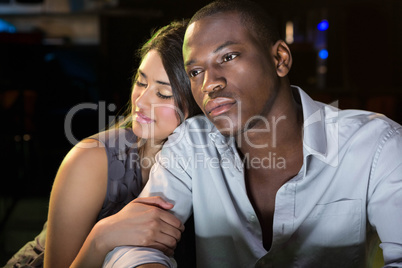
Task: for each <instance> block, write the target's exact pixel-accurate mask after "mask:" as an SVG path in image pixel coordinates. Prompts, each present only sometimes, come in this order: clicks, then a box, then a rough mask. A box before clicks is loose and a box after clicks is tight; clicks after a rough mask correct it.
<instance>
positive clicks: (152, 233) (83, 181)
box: [45, 140, 184, 267]
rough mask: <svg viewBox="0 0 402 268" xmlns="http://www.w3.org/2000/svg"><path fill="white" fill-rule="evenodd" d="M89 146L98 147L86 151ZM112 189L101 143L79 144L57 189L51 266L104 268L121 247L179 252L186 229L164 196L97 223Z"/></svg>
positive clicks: (52, 208) (52, 202) (52, 212)
mask: <svg viewBox="0 0 402 268" xmlns="http://www.w3.org/2000/svg"><path fill="white" fill-rule="evenodd" d="M89 144H90V145H93V146H92V148H90V149H88V148H87V149H84V148H81V147H83V146H81V145H84V146H86V147H88V145H89ZM95 145H96V146H95ZM106 189H107V157H106V153H105V149H104V148H103V146H102V145H101V143H99V142H98V141H92V140H87V141H84V142H82V143H80V144H78V145H77V146H75V147H74V148H73V149H72V150H71V152H70V153H69V154H68V155H67V156H66V158H65V160H64V161H63V163H62V165H61V167H60V169H59V172H58V174H57V176H56V180H55V183H54V185H53V189H52V194H51V199H50V208H49V216H48V222H49V223H48V224H49V227H48V234H47V238H46V239H47V242H46V249H45V250H46V252H45V267H70V266H71V267H100V266H101V265H102V263H103V260H104V257H105V256H106V254H107V253H108V252H109V251H110V250H112V249H113V248H115V247H117V246H120V245H133V246H148V247H152V248H156V249H159V250H161V251H162V252H164V253H165V254H167V255H172V254H173V250H174V248H175V247H176V243H177V241H178V240H179V239H180V236H181V232H182V231H183V228H184V227H183V225H182V224H181V222H180V220H178V219H177V218H176V217H175V216H173V215H172V214H171V213H169V212H168V211H166V210H168V209H171V208H172V207H173V205H172V204H170V203H168V202H165V201H164V200H162V199H161V198H159V197H150V198H138V199H136V200H134V201H132V202H131V203H129V204H128V205H127V206H125V207H124V208H123V209H122V210H121V211H120V212H118V213H116V214H115V215H112V216H109V217H107V218H105V219H102V220H101V221H99V222H98V223H96V224H95V222H96V218H97V215H98V213H99V211H100V210H101V207H102V204H103V202H104V199H105V195H106ZM146 204H147V205H146ZM149 205H151V206H149Z"/></svg>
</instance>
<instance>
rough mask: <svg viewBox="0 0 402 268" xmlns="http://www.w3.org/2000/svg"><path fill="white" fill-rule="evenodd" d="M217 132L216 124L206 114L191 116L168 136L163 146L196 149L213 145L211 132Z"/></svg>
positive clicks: (188, 149)
mask: <svg viewBox="0 0 402 268" xmlns="http://www.w3.org/2000/svg"><path fill="white" fill-rule="evenodd" d="M215 132H217V130H216V128H215V126H214V125H213V124H212V123H211V122H210V121H209V120H208V118H207V117H206V116H204V115H198V116H195V117H191V118H189V119H187V120H186V121H184V122H183V123H182V124H181V125H180V126H179V127H177V128H176V129H175V130H174V132H173V133H172V134H171V135H170V136H169V137H168V140H167V142H166V143H165V144H164V146H163V148H165V147H168V148H174V150H177V149H178V150H185V151H194V150H199V149H202V148H205V147H208V146H210V145H211V142H212V141H211V138H210V134H211V133H215Z"/></svg>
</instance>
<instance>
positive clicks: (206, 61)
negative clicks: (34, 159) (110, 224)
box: [105, 1, 402, 267]
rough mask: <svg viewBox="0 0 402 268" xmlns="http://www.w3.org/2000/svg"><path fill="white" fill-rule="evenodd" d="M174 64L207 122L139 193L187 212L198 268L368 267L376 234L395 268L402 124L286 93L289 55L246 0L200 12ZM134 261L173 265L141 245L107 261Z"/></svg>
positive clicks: (171, 148) (182, 138)
mask: <svg viewBox="0 0 402 268" xmlns="http://www.w3.org/2000/svg"><path fill="white" fill-rule="evenodd" d="M183 57H184V64H185V68H186V71H187V73H188V75H189V77H190V81H191V88H192V93H193V96H194V98H195V100H196V102H197V104H198V105H199V106H200V107H201V109H202V110H203V112H204V114H205V116H206V117H196V118H193V119H190V120H189V121H187V122H186V124H183V125H182V126H180V127H179V128H178V129H177V130H176V131H175V133H174V134H173V135H172V136H171V137H170V138H169V141H168V142H167V143H166V144H165V146H164V148H163V150H162V151H161V153H160V155H159V158H158V160H157V164H156V165H155V166H154V168H153V172H152V174H151V178H150V181H149V182H148V184H147V186H146V187H145V189H144V192H143V194H142V195H143V196H147V195H152V196H155V195H157V196H161V197H162V198H163V199H165V200H169V201H170V202H172V203H173V204H174V208H173V209H172V212H173V213H174V214H175V215H176V216H177V217H178V218H179V219H180V220H182V221H185V220H186V219H187V218H188V217H189V215H190V214H191V213H192V212H193V215H194V221H195V232H196V241H197V245H196V251H197V266H198V267H367V266H368V265H369V264H370V251H371V250H372V249H373V246H374V247H375V246H376V239H377V234H378V237H379V238H380V240H381V245H380V246H381V248H382V250H383V254H384V260H385V264H386V267H402V232H401V229H400V226H401V225H402V213H401V212H402V157H401V152H402V134H401V131H402V128H401V126H400V125H398V124H396V123H395V122H392V121H391V120H389V119H387V118H385V117H383V116H380V115H376V114H374V113H370V112H365V111H346V110H345V111H339V110H337V109H336V108H334V107H331V106H325V105H323V104H321V103H318V102H315V101H313V100H312V99H311V98H309V97H308V96H307V94H306V93H305V92H303V91H302V90H301V89H300V88H297V87H292V86H290V83H289V80H288V78H287V74H288V72H289V70H290V68H291V65H292V57H291V53H290V50H289V48H288V46H287V45H286V44H285V43H284V42H283V41H281V40H280V39H279V37H278V34H277V33H276V32H275V31H274V30H273V26H272V23H271V22H270V21H269V18H268V17H266V15H264V14H263V13H262V12H261V9H259V8H258V7H257V6H255V5H254V4H253V3H248V2H243V1H236V2H227V1H226V2H215V3H212V4H209V5H208V6H206V7H204V8H203V9H201V10H200V11H198V12H197V13H196V14H195V15H194V17H193V18H192V20H191V21H190V24H189V26H188V29H187V32H186V36H185V41H184V46H183ZM208 119H209V120H208ZM157 263H159V264H157ZM141 264H144V265H143V266H144V267H163V266H169V267H170V266H172V265H173V264H172V263H171V261H170V260H169V258H167V257H166V256H164V255H163V254H162V253H160V252H158V251H157V250H152V249H147V248H128V247H122V248H117V249H115V250H114V251H113V252H112V253H111V254H110V255H109V256H108V257H107V258H106V261H105V265H106V266H107V267H123V266H125V267H134V266H137V265H141ZM141 267H142V266H141Z"/></svg>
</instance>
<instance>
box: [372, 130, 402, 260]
mask: <svg viewBox="0 0 402 268" xmlns="http://www.w3.org/2000/svg"><path fill="white" fill-rule="evenodd" d="M367 213H368V219H369V221H370V224H371V225H372V226H373V227H374V228H375V229H376V231H377V233H378V236H379V238H380V240H381V244H380V247H381V248H382V251H383V256H384V263H385V266H384V267H402V232H401V226H402V135H401V128H399V129H392V130H390V131H389V132H388V133H386V135H385V136H384V137H383V140H382V141H380V146H379V149H378V151H377V153H376V155H375V158H374V162H373V165H372V171H371V178H370V185H369V199H368V205H367Z"/></svg>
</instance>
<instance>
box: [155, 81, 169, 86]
mask: <svg viewBox="0 0 402 268" xmlns="http://www.w3.org/2000/svg"><path fill="white" fill-rule="evenodd" d="M156 83H158V84H161V85H164V86H170V83H168V82H163V81H159V80H156Z"/></svg>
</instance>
